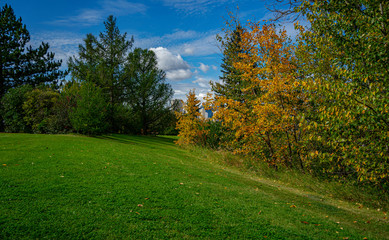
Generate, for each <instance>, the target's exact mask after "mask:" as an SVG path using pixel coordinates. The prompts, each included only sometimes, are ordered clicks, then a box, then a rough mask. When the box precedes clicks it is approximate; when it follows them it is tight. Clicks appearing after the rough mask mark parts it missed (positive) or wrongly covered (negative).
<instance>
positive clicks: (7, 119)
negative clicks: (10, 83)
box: [0, 85, 32, 133]
mask: <svg viewBox="0 0 389 240" xmlns="http://www.w3.org/2000/svg"><path fill="white" fill-rule="evenodd" d="M31 90H32V87H31V86H30V85H22V86H19V87H16V88H12V89H10V90H8V92H7V93H6V94H5V95H4V96H3V98H2V99H1V106H2V109H0V110H1V115H2V116H3V119H4V130H5V132H12V133H18V132H29V131H30V129H29V128H28V127H27V124H26V122H25V121H24V116H25V114H24V110H23V103H24V102H25V101H26V94H27V93H28V92H30V91H31Z"/></svg>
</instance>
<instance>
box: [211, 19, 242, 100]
mask: <svg viewBox="0 0 389 240" xmlns="http://www.w3.org/2000/svg"><path fill="white" fill-rule="evenodd" d="M230 17H231V20H230V21H227V22H226V25H227V28H226V29H224V34H225V35H224V37H221V36H217V40H218V41H219V42H220V43H221V49H222V51H223V58H222V64H221V68H222V70H221V72H222V76H220V77H219V79H220V80H221V82H220V83H218V82H214V83H211V86H212V90H213V91H214V92H215V93H216V95H218V96H223V97H226V98H229V99H233V100H236V101H242V88H243V85H242V80H241V74H242V73H241V72H240V71H238V70H237V69H236V68H235V67H234V66H233V63H234V62H237V61H238V57H239V53H241V52H242V48H241V35H242V34H243V31H244V28H243V27H242V26H241V24H240V22H239V21H238V20H237V19H236V17H234V16H232V15H231V14H230Z"/></svg>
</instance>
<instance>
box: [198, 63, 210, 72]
mask: <svg viewBox="0 0 389 240" xmlns="http://www.w3.org/2000/svg"><path fill="white" fill-rule="evenodd" d="M199 68H200V70H201V71H203V72H204V73H207V72H208V71H209V68H210V67H209V66H208V65H205V64H204V63H200V67H199Z"/></svg>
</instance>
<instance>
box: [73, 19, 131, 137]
mask: <svg viewBox="0 0 389 240" xmlns="http://www.w3.org/2000/svg"><path fill="white" fill-rule="evenodd" d="M104 26H105V31H104V32H101V33H100V34H99V38H97V37H95V36H93V35H92V34H88V35H87V36H86V38H85V39H84V45H79V57H78V58H76V57H71V58H70V59H69V61H68V64H69V70H70V71H71V75H72V78H73V80H76V81H80V82H93V83H95V84H96V85H97V86H99V87H100V88H102V89H103V92H104V95H105V97H106V100H107V102H109V103H110V110H109V111H110V114H109V122H110V128H111V130H112V131H115V130H118V128H119V126H116V125H115V117H116V115H117V113H116V109H117V108H118V106H121V105H123V101H124V99H123V98H124V95H123V92H124V91H123V81H124V75H123V74H124V65H125V64H126V63H127V54H128V52H129V51H130V49H131V47H132V45H133V42H134V40H133V38H131V40H127V33H124V34H121V33H120V31H119V28H118V26H117V24H116V18H114V17H113V16H112V15H111V16H109V17H108V19H107V21H105V22H104Z"/></svg>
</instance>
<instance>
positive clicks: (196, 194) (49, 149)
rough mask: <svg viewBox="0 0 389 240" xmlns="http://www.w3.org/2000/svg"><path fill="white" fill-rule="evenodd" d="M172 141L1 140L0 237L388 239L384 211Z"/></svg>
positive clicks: (55, 137)
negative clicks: (297, 185)
mask: <svg viewBox="0 0 389 240" xmlns="http://www.w3.org/2000/svg"><path fill="white" fill-rule="evenodd" d="M209 157H210V155H209V153H204V152H201V151H189V150H185V149H180V148H178V147H177V146H176V145H175V144H174V143H173V139H171V138H164V137H140V136H124V135H110V136H104V137H101V138H90V137H82V136H71V135H27V134H0V239H37V238H38V239H42V238H49V239H83V238H88V239H91V238H92V239H195V238H196V239H197V238H200V239H228V238H231V239H237V238H240V239H242V238H247V239H364V238H367V239H388V236H389V227H388V226H389V224H388V220H387V219H386V213H384V212H383V211H377V209H374V210H373V209H367V208H360V206H357V205H355V204H352V203H348V202H344V201H343V202H342V201H338V200H335V199H333V198H328V197H323V196H322V195H320V194H317V193H315V192H307V191H303V190H301V189H298V188H295V187H293V186H292V185H291V184H282V183H280V182H275V181H271V180H269V179H265V178H260V177H257V176H255V175H250V174H246V173H241V172H239V171H237V170H235V169H234V168H231V167H226V166H223V165H220V164H219V163H218V162H217V161H213V160H210V159H209Z"/></svg>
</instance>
